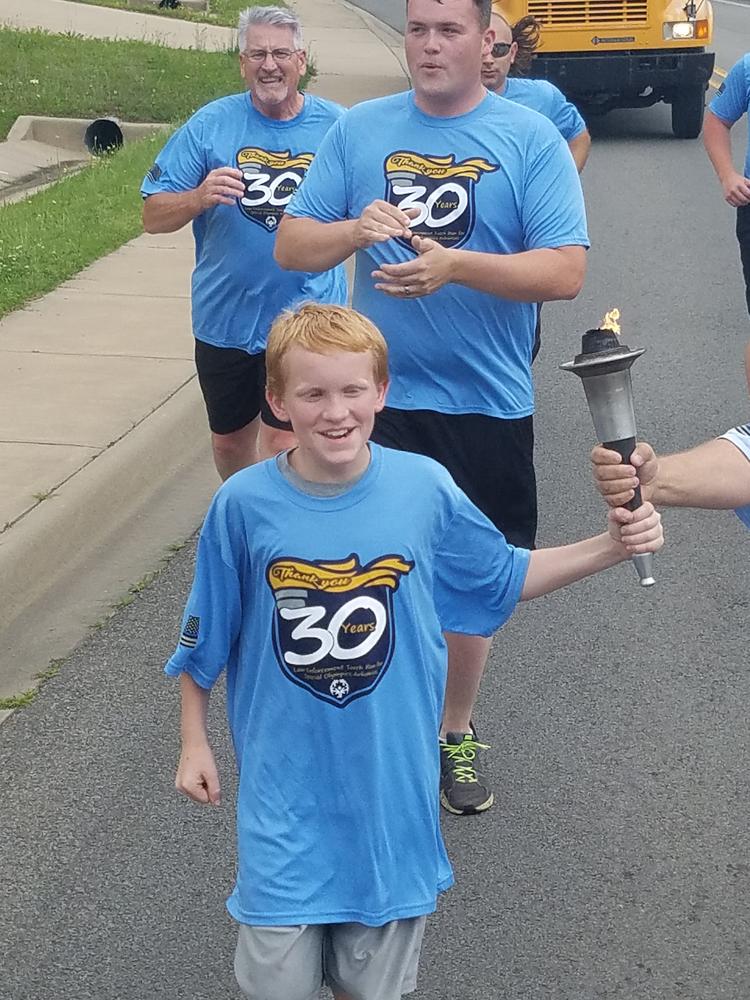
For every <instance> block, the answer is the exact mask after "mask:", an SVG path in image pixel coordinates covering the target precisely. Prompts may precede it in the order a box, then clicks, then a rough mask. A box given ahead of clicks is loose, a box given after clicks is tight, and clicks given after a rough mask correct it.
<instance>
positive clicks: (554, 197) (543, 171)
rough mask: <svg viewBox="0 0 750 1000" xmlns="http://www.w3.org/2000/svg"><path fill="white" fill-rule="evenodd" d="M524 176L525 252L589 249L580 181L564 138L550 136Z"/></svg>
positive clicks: (523, 218)
mask: <svg viewBox="0 0 750 1000" xmlns="http://www.w3.org/2000/svg"><path fill="white" fill-rule="evenodd" d="M554 136H555V138H554V140H553V141H550V142H546V143H545V144H544V145H543V146H542V147H541V149H540V150H539V152H538V153H537V155H536V156H535V157H534V158H533V160H532V162H531V164H530V166H529V169H528V171H527V173H526V179H525V180H526V182H525V185H524V192H523V201H522V205H521V219H522V222H523V230H524V246H525V247H526V249H527V250H538V249H540V248H543V247H553V248H554V247H562V246H574V245H577V246H584V247H588V246H589V238H588V232H587V229H586V208H585V205H584V202H583V191H582V189H581V181H580V179H579V177H578V171H577V170H576V166H575V163H574V162H573V157H572V156H571V155H570V150H569V149H568V147H567V144H566V143H565V141H564V139H563V138H562V136H561V135H560V134H559V133H557V132H556V133H554Z"/></svg>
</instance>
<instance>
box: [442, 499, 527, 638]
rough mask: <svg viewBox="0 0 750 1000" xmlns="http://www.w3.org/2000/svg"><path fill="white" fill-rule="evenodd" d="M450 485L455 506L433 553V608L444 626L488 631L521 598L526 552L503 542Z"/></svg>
mask: <svg viewBox="0 0 750 1000" xmlns="http://www.w3.org/2000/svg"><path fill="white" fill-rule="evenodd" d="M452 485H453V489H454V490H455V509H454V513H453V517H452V518H451V521H450V523H449V524H448V527H447V529H446V531H445V533H444V535H443V537H442V539H441V541H440V544H439V546H438V548H437V552H436V554H435V584H434V595H435V607H436V609H437V613H438V618H439V620H440V625H441V628H442V629H444V630H445V631H447V632H461V633H464V634H465V635H484V636H490V635H492V634H493V633H494V632H496V631H497V630H498V629H499V628H500V627H501V626H502V625H504V624H505V622H506V621H507V620H508V619H509V618H510V616H511V615H512V614H513V611H514V610H515V607H516V605H517V604H518V602H519V600H520V599H521V591H522V590H523V585H524V581H525V579H526V572H527V570H528V566H529V557H530V555H531V553H530V552H529V551H528V550H527V549H518V548H515V547H514V546H512V545H509V544H508V542H506V540H505V537H504V535H502V534H501V533H500V532H499V531H498V530H497V528H496V527H495V526H494V524H492V522H491V521H490V520H488V518H486V517H485V515H484V514H483V513H482V512H481V511H480V510H478V509H477V508H476V507H475V506H474V504H473V503H472V502H471V501H470V500H469V498H468V497H467V496H466V495H465V494H464V493H463V492H462V491H461V490H460V489H459V488H458V487H457V486H455V484H452Z"/></svg>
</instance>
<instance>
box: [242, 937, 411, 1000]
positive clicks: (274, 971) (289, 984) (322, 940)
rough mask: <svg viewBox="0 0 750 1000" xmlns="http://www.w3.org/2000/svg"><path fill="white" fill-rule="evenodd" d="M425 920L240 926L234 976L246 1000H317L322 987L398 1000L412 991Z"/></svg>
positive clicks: (374, 999)
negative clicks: (369, 924)
mask: <svg viewBox="0 0 750 1000" xmlns="http://www.w3.org/2000/svg"><path fill="white" fill-rule="evenodd" d="M426 919H427V918H426V917H413V918H411V919H408V920H392V921H391V922H390V923H388V924H384V925H383V926H382V927H366V926H365V925H364V924H355V923H351V924H301V925H300V926H296V927H259V926H249V925H248V924H240V929H239V936H238V939H237V951H236V953H235V956H234V974H235V976H236V977H237V982H238V983H239V985H240V989H241V990H242V992H243V993H244V994H245V996H247V997H248V998H249V1000H318V994H319V992H320V987H321V985H322V984H323V983H324V982H325V983H326V984H327V985H328V986H330V988H331V989H332V990H333V991H334V992H337V993H350V994H352V995H353V996H356V997H357V998H358V1000H400V998H401V997H402V996H403V995H404V993H413V992H414V990H415V989H416V988H417V969H418V966H419V953H420V950H421V948H422V937H423V935H424V927H425V921H426Z"/></svg>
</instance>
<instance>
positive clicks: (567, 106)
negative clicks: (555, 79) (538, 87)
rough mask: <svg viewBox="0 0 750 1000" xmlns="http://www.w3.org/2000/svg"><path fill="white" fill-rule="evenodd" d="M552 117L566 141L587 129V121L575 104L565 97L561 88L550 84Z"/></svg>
mask: <svg viewBox="0 0 750 1000" xmlns="http://www.w3.org/2000/svg"><path fill="white" fill-rule="evenodd" d="M549 86H550V91H551V94H550V98H551V100H550V119H551V121H552V123H553V124H554V125H555V126H556V127H557V130H558V131H559V133H560V135H561V136H562V137H563V139H564V140H565V141H566V142H570V140H571V139H575V137H576V136H577V135H580V134H581V132H585V131H586V122H585V121H584V120H583V118H582V117H581V115H580V113H579V111H578V108H577V107H576V106H575V104H571V102H570V101H569V100H568V99H567V98H566V97H565V94H563V92H562V91H561V90H558V88H557V87H555V85H554V84H552V83H551V84H550V85H549Z"/></svg>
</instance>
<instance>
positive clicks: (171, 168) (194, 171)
mask: <svg viewBox="0 0 750 1000" xmlns="http://www.w3.org/2000/svg"><path fill="white" fill-rule="evenodd" d="M202 131H203V130H202V127H201V125H200V124H199V122H198V121H196V119H195V118H191V119H190V121H188V122H185V124H184V125H183V126H182V127H181V128H178V129H177V131H176V132H175V133H174V134H173V135H172V136H171V137H170V138H169V140H168V141H167V143H166V145H165V146H164V148H163V149H162V151H161V152H160V153H159V155H158V156H157V157H156V162H155V163H154V165H153V167H151V169H150V170H149V172H148V173H147V174H146V176H145V177H144V178H143V183H142V184H141V194H142V195H143V196H144V198H145V197H147V196H148V195H150V194H161V193H163V192H165V191H167V192H172V193H177V192H180V191H192V190H193V188H197V187H198V185H199V184H201V183H203V181H204V179H205V177H206V174H207V173H208V166H207V164H206V150H205V145H204V142H203V139H202Z"/></svg>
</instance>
